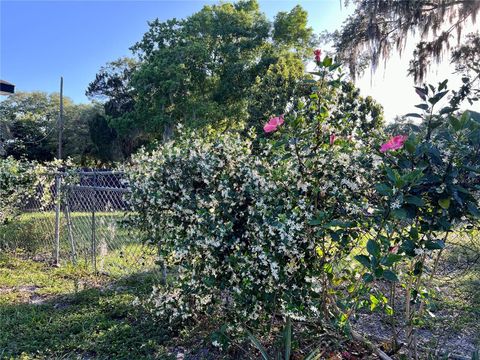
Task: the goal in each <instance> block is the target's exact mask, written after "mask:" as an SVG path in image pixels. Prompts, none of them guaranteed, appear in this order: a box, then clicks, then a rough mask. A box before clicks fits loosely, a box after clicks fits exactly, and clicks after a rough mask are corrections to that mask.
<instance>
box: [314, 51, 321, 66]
mask: <svg viewBox="0 0 480 360" xmlns="http://www.w3.org/2000/svg"><path fill="white" fill-rule="evenodd" d="M313 53H314V54H315V61H316V62H317V63H319V62H320V56H322V50H320V49H317V50H315V51H314V52H313Z"/></svg>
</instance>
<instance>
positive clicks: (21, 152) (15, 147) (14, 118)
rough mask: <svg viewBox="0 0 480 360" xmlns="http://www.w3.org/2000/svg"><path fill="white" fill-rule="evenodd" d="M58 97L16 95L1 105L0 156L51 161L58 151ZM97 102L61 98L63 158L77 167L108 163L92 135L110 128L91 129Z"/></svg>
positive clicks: (109, 130) (108, 130)
mask: <svg viewBox="0 0 480 360" xmlns="http://www.w3.org/2000/svg"><path fill="white" fill-rule="evenodd" d="M59 106H60V98H59V95H58V94H56V93H53V94H49V95H48V94H46V93H42V92H30V93H28V92H19V93H16V94H13V95H11V96H9V97H8V98H7V99H5V100H3V101H2V102H1V103H0V155H2V156H3V157H8V156H12V157H14V158H16V159H26V160H31V161H39V162H45V161H52V160H53V159H55V157H56V155H57V148H58V117H59ZM102 112H103V110H102V108H101V107H100V106H99V104H97V103H93V104H89V105H83V104H81V105H76V104H74V103H73V102H72V101H71V100H70V99H69V98H64V120H63V121H64V135H63V139H64V140H63V155H64V157H66V158H71V159H72V160H73V161H74V162H76V163H77V164H79V165H83V166H85V165H87V164H90V163H92V162H94V161H96V160H100V161H101V162H110V161H112V160H114V157H113V156H111V157H109V158H105V154H103V157H100V156H99V153H98V152H95V151H94V146H95V145H96V144H94V143H93V141H92V140H93V139H92V136H93V137H95V136H102V135H98V134H99V133H100V132H103V131H107V133H108V132H111V131H112V130H111V129H104V128H96V127H95V126H93V127H92V119H93V118H95V117H97V116H101V115H100V114H101V113H102Z"/></svg>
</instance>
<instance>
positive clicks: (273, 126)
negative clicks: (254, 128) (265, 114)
mask: <svg viewBox="0 0 480 360" xmlns="http://www.w3.org/2000/svg"><path fill="white" fill-rule="evenodd" d="M283 123H284V120H283V115H280V116H277V117H273V118H271V119H270V120H269V121H268V123H266V124H265V126H264V127H263V130H264V131H265V132H266V133H270V132H274V131H276V130H277V128H278V127H279V126H280V125H282V124H283Z"/></svg>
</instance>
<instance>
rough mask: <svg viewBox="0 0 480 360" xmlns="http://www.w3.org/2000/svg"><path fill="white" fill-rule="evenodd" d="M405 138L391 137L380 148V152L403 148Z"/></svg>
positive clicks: (400, 136) (399, 136)
mask: <svg viewBox="0 0 480 360" xmlns="http://www.w3.org/2000/svg"><path fill="white" fill-rule="evenodd" d="M407 138H408V137H407V136H405V135H397V136H393V137H392V138H390V140H388V141H387V142H386V143H385V144H383V145H382V146H381V147H380V152H383V153H384V152H387V151H391V150H397V149H400V148H402V147H403V144H404V143H405V140H407Z"/></svg>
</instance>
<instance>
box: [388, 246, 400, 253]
mask: <svg viewBox="0 0 480 360" xmlns="http://www.w3.org/2000/svg"><path fill="white" fill-rule="evenodd" d="M398 249H399V246H398V245H395V246H390V247H389V248H388V252H389V253H391V254H396V253H397V252H398Z"/></svg>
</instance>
